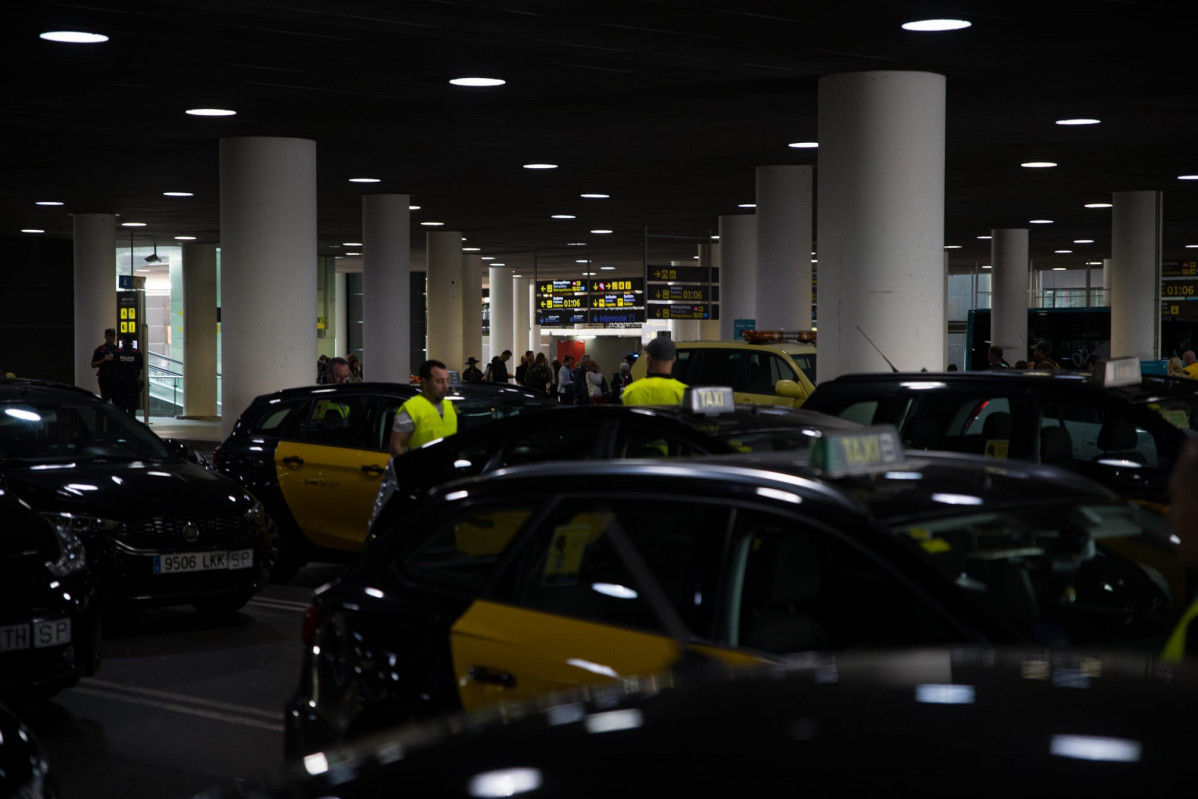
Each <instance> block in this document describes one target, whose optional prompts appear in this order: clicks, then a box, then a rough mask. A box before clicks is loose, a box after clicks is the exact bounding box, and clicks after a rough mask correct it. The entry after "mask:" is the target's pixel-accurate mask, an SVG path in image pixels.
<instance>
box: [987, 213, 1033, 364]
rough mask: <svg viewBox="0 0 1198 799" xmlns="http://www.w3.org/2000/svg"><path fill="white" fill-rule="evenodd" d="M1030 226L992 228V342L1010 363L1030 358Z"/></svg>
mask: <svg viewBox="0 0 1198 799" xmlns="http://www.w3.org/2000/svg"><path fill="white" fill-rule="evenodd" d="M1027 272H1028V236H1027V228H1009V229H996V230H992V231H990V292H991V294H990V342H991V344H996V345H998V346H999V347H1002V349H1003V357H1004V358H1006V360H1007V363H1009V364H1011V365H1014V364H1015V362H1016V361H1021V360H1024V361H1025V360H1027V358H1028V354H1029V353H1028V346H1029V344H1030V342H1028V340H1027V309H1028V297H1027Z"/></svg>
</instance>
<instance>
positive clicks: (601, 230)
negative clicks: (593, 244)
mask: <svg viewBox="0 0 1198 799" xmlns="http://www.w3.org/2000/svg"><path fill="white" fill-rule="evenodd" d="M591 232H592V233H611V231H610V230H603V229H602V228H600V229H599V230H592V231H591Z"/></svg>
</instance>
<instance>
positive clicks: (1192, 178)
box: [1177, 175, 1198, 180]
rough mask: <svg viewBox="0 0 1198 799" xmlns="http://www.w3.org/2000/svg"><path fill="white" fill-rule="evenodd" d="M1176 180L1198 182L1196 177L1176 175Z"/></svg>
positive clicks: (1197, 176)
mask: <svg viewBox="0 0 1198 799" xmlns="http://www.w3.org/2000/svg"><path fill="white" fill-rule="evenodd" d="M1177 179H1178V180H1198V175H1178V176H1177Z"/></svg>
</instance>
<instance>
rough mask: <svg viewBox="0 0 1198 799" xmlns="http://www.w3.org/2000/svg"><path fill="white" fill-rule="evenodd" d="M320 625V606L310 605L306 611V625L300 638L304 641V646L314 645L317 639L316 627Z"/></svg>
mask: <svg viewBox="0 0 1198 799" xmlns="http://www.w3.org/2000/svg"><path fill="white" fill-rule="evenodd" d="M319 626H320V608H318V607H317V606H316V605H309V606H308V608H307V610H305V611H304V627H303V630H302V632H301V633H300V640H301V641H303V642H304V646H312V642H313V641H315V640H316V628H317V627H319Z"/></svg>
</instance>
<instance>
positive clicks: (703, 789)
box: [202, 647, 1198, 799]
mask: <svg viewBox="0 0 1198 799" xmlns="http://www.w3.org/2000/svg"><path fill="white" fill-rule="evenodd" d="M1196 706H1198V671H1196V669H1195V667H1194V665H1193V664H1185V665H1180V666H1174V667H1170V666H1164V665H1162V664H1160V663H1159V662H1156V661H1154V660H1153V659H1151V658H1147V657H1141V656H1133V655H1128V654H1111V653H1095V652H1089V651H1086V652H1070V651H1052V650H1023V649H1016V648H1000V649H990V648H987V647H954V648H951V649H948V648H928V649H918V650H886V651H872V652H856V653H841V654H813V655H811V656H809V657H807V658H804V659H803V660H802V661H801V662H796V663H791V664H787V665H784V666H772V667H762V668H758V669H747V670H740V671H737V672H733V673H722V674H721V673H712V672H707V673H693V672H687V671H685V670H682V669H679V670H674V671H671V672H666V673H661V674H657V675H652V676H649V677H644V678H638V679H627V680H624V681H621V682H613V683H608V684H605V685H603V686H599V687H590V688H587V689H577V690H572V691H564V692H561V693H558V694H554V695H551V696H547V697H544V698H542V699H541V700H539V701H529V702H526V703H520V704H516V705H504V706H500V707H495V708H491V709H489V710H486V711H478V712H475V713H471V714H459V715H452V716H449V717H445V718H439V719H435V720H430V721H427V722H424V723H421V724H414V725H409V726H406V727H401V728H395V729H392V730H388V731H386V732H385V733H380V734H378V735H376V736H371V737H369V738H366V739H363V740H362V741H360V742H359V743H357V744H355V745H346V746H342V747H338V748H332V749H329V750H326V751H322V752H318V753H313V754H310V755H308V756H307V757H305V758H304V759H303V761H302V763H295V764H293V765H292V766H291V767H290V768H289V769H288V770H287V771H286V772H285V773H283V774H278V775H275V778H274V779H271V780H269V781H265V782H263V783H259V784H257V785H255V784H245V783H240V784H236V785H235V784H232V783H230V784H228V785H226V786H221V787H216V788H213V789H212V790H211V791H209V792H206V793H205V794H203V795H202V797H203V799H234V798H239V799H283V797H287V799H300V798H301V797H305V798H308V799H316V797H325V796H338V797H343V798H344V799H354V798H355V797H375V796H388V795H391V794H392V793H394V792H395V791H396V790H397V788H398V787H399V786H402V791H403V793H404V794H406V795H412V796H445V797H471V798H472V799H478V798H479V797H499V796H516V795H527V796H530V797H531V796H535V797H596V798H597V799H605V798H606V797H611V796H636V797H639V796H645V797H661V796H746V795H747V796H786V795H791V794H796V793H798V794H801V795H803V796H815V797H832V796H903V795H906V796H917V797H930V796H935V797H962V796H969V797H1003V798H1004V799H1005V798H1006V797H1012V796H1102V797H1115V796H1117V797H1125V796H1166V797H1173V796H1176V795H1178V794H1179V793H1182V792H1184V791H1186V790H1187V789H1188V788H1189V786H1190V785H1191V784H1192V782H1193V765H1192V752H1193V744H1194V739H1193V735H1192V734H1191V732H1190V730H1191V727H1192V720H1193V717H1194V711H1195V708H1196Z"/></svg>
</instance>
